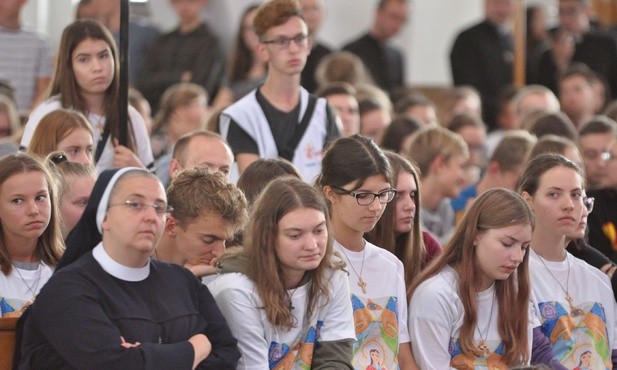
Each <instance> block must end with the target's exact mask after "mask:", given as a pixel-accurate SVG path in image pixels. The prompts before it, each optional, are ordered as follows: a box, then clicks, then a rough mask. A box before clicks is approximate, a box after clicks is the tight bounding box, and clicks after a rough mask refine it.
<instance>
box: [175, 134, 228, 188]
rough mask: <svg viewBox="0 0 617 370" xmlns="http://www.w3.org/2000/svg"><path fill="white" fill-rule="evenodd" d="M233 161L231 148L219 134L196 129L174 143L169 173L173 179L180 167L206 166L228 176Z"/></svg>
mask: <svg viewBox="0 0 617 370" xmlns="http://www.w3.org/2000/svg"><path fill="white" fill-rule="evenodd" d="M233 161H234V156H233V153H232V151H231V148H230V147H229V145H227V143H226V142H225V141H224V140H223V139H222V138H221V137H220V136H219V135H217V134H215V133H212V132H207V131H198V132H194V133H192V134H188V135H185V136H183V137H182V138H180V139H179V140H178V142H177V143H176V146H175V147H174V152H173V157H172V160H171V163H170V166H169V175H170V176H171V178H172V179H173V178H175V176H176V174H177V173H178V171H180V170H182V169H186V168H194V167H208V168H210V169H213V170H216V171H220V172H222V173H223V174H225V176H228V175H229V172H230V170H231V165H232V164H233Z"/></svg>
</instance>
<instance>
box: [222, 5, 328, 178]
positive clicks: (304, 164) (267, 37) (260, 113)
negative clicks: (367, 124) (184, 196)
mask: <svg viewBox="0 0 617 370" xmlns="http://www.w3.org/2000/svg"><path fill="white" fill-rule="evenodd" d="M253 25H254V28H255V32H256V33H257V36H258V37H259V41H260V44H259V46H258V49H257V51H258V53H259V54H260V56H261V57H262V58H263V59H264V60H267V62H268V76H267V77H266V81H265V82H264V84H263V85H262V86H260V87H259V88H257V89H255V90H254V91H252V92H251V93H249V94H248V95H246V96H245V97H244V98H242V99H240V100H239V101H238V102H236V103H235V104H233V105H231V106H230V107H228V108H227V109H225V110H224V111H223V113H222V114H221V118H220V131H221V134H222V136H223V137H224V138H225V139H226V140H227V142H228V143H229V145H230V146H231V148H232V150H233V152H234V155H235V157H236V162H238V167H239V170H240V173H242V172H243V171H244V169H245V168H246V167H248V165H249V164H251V163H252V162H254V161H255V160H257V159H258V158H260V157H261V158H272V157H282V158H285V159H288V160H290V161H292V162H293V163H294V165H296V166H297V167H298V169H299V170H300V173H301V174H302V178H303V179H304V180H305V181H309V182H310V181H312V180H313V179H314V177H315V176H316V175H317V174H318V173H319V170H320V168H321V158H322V156H323V150H324V147H325V146H326V144H327V143H328V142H329V141H331V140H333V139H335V138H337V137H338V136H339V135H340V134H339V130H338V127H337V126H336V118H335V116H334V113H332V111H331V109H330V108H329V107H328V105H327V103H326V100H325V99H322V98H316V97H315V96H313V95H311V94H309V93H308V91H306V90H305V89H304V88H302V87H301V86H300V75H301V73H302V69H303V68H304V65H305V63H306V58H307V57H308V54H309V52H310V50H311V43H312V40H311V38H310V36H309V34H308V29H307V26H306V23H305V21H304V17H303V14H302V10H301V7H300V5H299V4H298V2H297V0H271V1H268V2H266V3H265V4H263V5H262V6H260V8H259V9H258V11H257V14H256V15H255V20H254V22H253Z"/></svg>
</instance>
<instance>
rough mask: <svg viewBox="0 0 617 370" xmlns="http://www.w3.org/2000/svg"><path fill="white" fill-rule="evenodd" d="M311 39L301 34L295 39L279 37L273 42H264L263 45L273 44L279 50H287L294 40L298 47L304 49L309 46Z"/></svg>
mask: <svg viewBox="0 0 617 370" xmlns="http://www.w3.org/2000/svg"><path fill="white" fill-rule="evenodd" d="M310 37H311V36H309V35H305V34H303V33H299V34H297V35H295V36H294V37H287V36H277V37H275V38H273V39H272V40H262V41H261V43H262V44H273V45H274V46H276V47H277V48H278V49H279V50H285V49H287V48H288V47H289V44H291V41H292V40H293V42H295V43H296V45H297V46H298V47H301V48H303V47H305V46H307V45H308V40H309V38H310Z"/></svg>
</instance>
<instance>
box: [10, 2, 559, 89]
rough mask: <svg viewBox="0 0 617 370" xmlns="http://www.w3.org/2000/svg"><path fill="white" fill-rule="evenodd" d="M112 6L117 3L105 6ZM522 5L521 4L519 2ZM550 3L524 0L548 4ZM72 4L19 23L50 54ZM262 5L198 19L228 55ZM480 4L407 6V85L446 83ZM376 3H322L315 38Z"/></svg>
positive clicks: (30, 6)
mask: <svg viewBox="0 0 617 370" xmlns="http://www.w3.org/2000/svg"><path fill="white" fill-rule="evenodd" d="M108 1H118V0H108ZM519 1H523V0H519ZM553 1H554V0H528V1H527V3H529V4H531V3H544V4H552V3H553ZM73 2H75V0H29V1H28V3H27V5H26V7H25V8H24V11H23V13H22V16H23V17H22V19H23V20H25V21H26V22H27V23H29V24H31V25H34V26H35V27H36V28H37V29H38V30H39V31H41V32H45V33H47V34H48V35H49V39H50V41H51V45H52V50H56V49H57V47H58V44H59V39H60V35H61V33H62V29H63V28H64V26H65V25H66V24H68V23H69V22H71V21H72V19H73V15H74V11H73V8H72V5H71V4H72V3H73ZM256 2H262V0H210V2H209V4H208V6H207V8H206V10H205V12H204V16H205V18H206V20H207V21H208V23H209V24H210V25H211V26H212V28H213V29H214V30H215V31H216V32H217V33H218V34H219V36H220V37H221V39H222V40H223V42H224V43H225V45H226V48H227V49H229V47H230V45H231V43H232V40H233V38H234V36H235V32H236V30H237V29H238V23H239V17H240V14H241V13H242V11H243V10H244V8H246V7H247V6H248V5H250V4H253V3H256ZM483 2H484V0H413V1H412V3H413V4H414V5H413V7H412V11H411V15H410V21H409V23H408V24H407V25H406V27H405V28H404V29H403V31H402V32H401V34H400V35H399V36H398V37H397V38H396V39H395V40H394V43H395V44H396V45H398V46H399V47H401V48H402V49H403V50H404V53H405V55H406V62H407V80H408V83H409V84H419V85H448V84H450V83H451V76H450V64H449V59H448V54H449V51H450V47H451V45H452V42H453V40H454V37H455V36H456V34H457V33H458V32H459V31H460V30H461V29H463V28H465V27H467V26H469V25H471V24H472V23H475V22H477V21H479V20H480V19H481V18H482V16H483ZM150 3H151V5H150V6H151V10H152V15H153V18H152V20H153V22H154V23H155V24H157V25H158V26H159V27H160V28H161V29H163V30H170V29H172V28H173V27H174V26H175V24H176V17H175V15H174V13H173V11H172V9H171V7H170V5H169V0H150ZM376 3H377V0H326V8H327V15H326V19H325V21H324V24H323V25H322V28H321V29H320V32H319V33H318V35H317V38H318V39H320V40H322V41H325V42H326V43H328V44H330V45H331V46H333V47H337V48H338V47H340V46H342V45H343V44H345V43H346V42H347V41H349V40H351V39H353V38H355V37H357V36H359V35H361V34H362V33H363V32H365V31H366V30H367V29H368V28H369V27H370V25H371V21H372V14H373V10H374V8H375V4H376Z"/></svg>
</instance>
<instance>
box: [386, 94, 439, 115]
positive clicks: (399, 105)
mask: <svg viewBox="0 0 617 370" xmlns="http://www.w3.org/2000/svg"><path fill="white" fill-rule="evenodd" d="M415 106H421V107H433V108H435V103H433V101H432V100H431V99H429V98H427V97H426V96H425V95H424V94H421V93H417V92H416V93H411V94H406V95H403V96H402V97H400V98H399V99H398V100H397V101H396V103H395V104H394V113H396V114H403V113H405V112H407V110H409V109H411V108H413V107H415Z"/></svg>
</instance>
